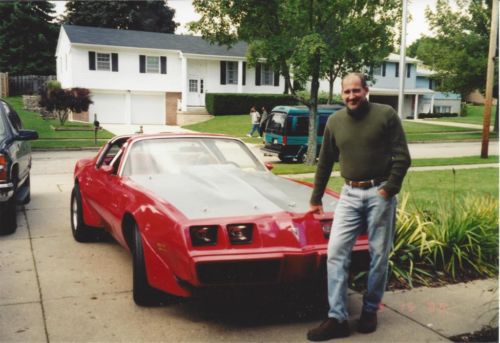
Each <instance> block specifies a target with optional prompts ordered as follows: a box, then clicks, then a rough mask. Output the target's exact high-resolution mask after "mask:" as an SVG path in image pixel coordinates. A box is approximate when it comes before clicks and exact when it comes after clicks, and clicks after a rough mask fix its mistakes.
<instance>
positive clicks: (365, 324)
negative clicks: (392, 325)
mask: <svg viewBox="0 0 500 343" xmlns="http://www.w3.org/2000/svg"><path fill="white" fill-rule="evenodd" d="M356 329H357V331H358V332H361V333H370V332H373V331H375V330H377V312H365V311H363V312H361V316H360V317H359V320H358V326H357V328H356Z"/></svg>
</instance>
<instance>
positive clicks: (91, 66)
mask: <svg viewBox="0 0 500 343" xmlns="http://www.w3.org/2000/svg"><path fill="white" fill-rule="evenodd" d="M89 70H95V52H94V51H89Z"/></svg>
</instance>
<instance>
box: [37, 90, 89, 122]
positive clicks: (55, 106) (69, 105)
mask: <svg viewBox="0 0 500 343" xmlns="http://www.w3.org/2000/svg"><path fill="white" fill-rule="evenodd" d="M56 82H57V81H56ZM58 84H59V83H58V82H57V83H55V82H52V81H49V82H47V84H46V85H45V86H44V87H42V89H41V90H40V106H42V107H43V108H44V109H46V110H47V111H49V112H52V113H54V114H55V116H56V117H57V118H58V119H59V122H60V123H61V125H64V123H65V122H66V120H68V115H69V111H73V112H77V113H78V112H82V111H88V109H89V106H90V104H91V103H92V100H90V91H89V90H88V89H85V88H71V89H61V88H60V84H59V87H58Z"/></svg>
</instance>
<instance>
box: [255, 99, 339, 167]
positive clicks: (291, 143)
mask: <svg viewBox="0 0 500 343" xmlns="http://www.w3.org/2000/svg"><path fill="white" fill-rule="evenodd" d="M343 107H344V106H343V105H338V104H335V105H319V106H318V117H317V120H316V123H317V127H316V128H317V132H318V137H317V143H318V149H317V152H318V154H319V150H320V146H321V143H322V142H323V132H324V131H325V125H326V121H327V120H328V117H329V116H331V115H332V114H334V113H335V112H337V111H338V110H340V109H341V108H343ZM263 124H264V126H265V127H264V143H265V145H264V147H263V148H262V150H264V151H266V152H270V153H273V154H277V155H278V158H279V159H280V160H281V161H283V162H292V161H297V162H302V161H303V160H304V156H305V154H306V152H307V138H308V135H309V109H308V108H307V107H306V106H277V107H275V108H273V110H272V111H271V113H270V114H269V117H268V119H267V120H266V123H263Z"/></svg>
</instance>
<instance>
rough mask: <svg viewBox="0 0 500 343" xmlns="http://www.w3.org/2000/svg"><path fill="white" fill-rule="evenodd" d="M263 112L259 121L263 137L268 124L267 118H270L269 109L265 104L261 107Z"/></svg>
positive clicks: (260, 133) (260, 132)
mask: <svg viewBox="0 0 500 343" xmlns="http://www.w3.org/2000/svg"><path fill="white" fill-rule="evenodd" d="M261 111H262V113H261V116H260V123H259V135H260V136H261V137H262V135H263V134H264V130H265V129H266V126H267V118H269V114H268V113H267V109H266V107H265V106H262V109H261Z"/></svg>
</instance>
